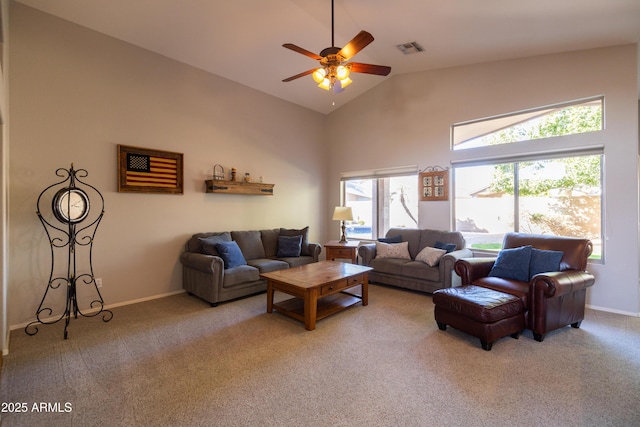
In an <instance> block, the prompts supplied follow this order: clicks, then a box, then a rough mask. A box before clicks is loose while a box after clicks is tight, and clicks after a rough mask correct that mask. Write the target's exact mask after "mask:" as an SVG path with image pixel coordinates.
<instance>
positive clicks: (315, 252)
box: [307, 243, 322, 262]
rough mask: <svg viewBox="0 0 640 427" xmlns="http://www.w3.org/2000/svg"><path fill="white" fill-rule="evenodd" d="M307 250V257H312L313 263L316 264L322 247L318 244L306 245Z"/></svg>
mask: <svg viewBox="0 0 640 427" xmlns="http://www.w3.org/2000/svg"><path fill="white" fill-rule="evenodd" d="M307 250H308V251H309V255H311V257H313V262H318V259H319V258H320V252H322V245H321V244H320V243H308V244H307Z"/></svg>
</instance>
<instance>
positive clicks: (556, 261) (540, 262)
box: [529, 248, 564, 280]
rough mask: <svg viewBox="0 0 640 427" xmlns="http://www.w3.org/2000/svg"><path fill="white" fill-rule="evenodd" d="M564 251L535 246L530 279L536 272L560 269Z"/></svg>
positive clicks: (532, 253)
mask: <svg viewBox="0 0 640 427" xmlns="http://www.w3.org/2000/svg"><path fill="white" fill-rule="evenodd" d="M563 255H564V252H562V251H549V250H542V249H536V248H533V249H532V250H531V261H530V263H529V276H530V277H529V280H531V278H532V277H533V276H535V275H536V274H540V273H546V272H549V271H558V270H560V261H561V260H562V256H563Z"/></svg>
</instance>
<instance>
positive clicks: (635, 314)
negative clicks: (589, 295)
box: [586, 304, 640, 317]
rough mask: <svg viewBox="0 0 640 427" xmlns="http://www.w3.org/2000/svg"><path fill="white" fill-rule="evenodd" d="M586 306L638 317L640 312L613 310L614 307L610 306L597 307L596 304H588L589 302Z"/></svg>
mask: <svg viewBox="0 0 640 427" xmlns="http://www.w3.org/2000/svg"><path fill="white" fill-rule="evenodd" d="M586 307H587V308H590V309H591V310H596V311H605V312H607V313H614V314H622V315H624V316H631V317H640V313H634V312H632V311H622V310H614V309H611V308H607V307H598V306H596V305H590V304H587V305H586Z"/></svg>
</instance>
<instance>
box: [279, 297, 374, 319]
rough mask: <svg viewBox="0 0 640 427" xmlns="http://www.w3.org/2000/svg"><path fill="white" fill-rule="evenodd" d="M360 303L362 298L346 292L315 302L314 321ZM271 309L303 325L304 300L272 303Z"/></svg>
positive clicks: (294, 299) (297, 299)
mask: <svg viewBox="0 0 640 427" xmlns="http://www.w3.org/2000/svg"><path fill="white" fill-rule="evenodd" d="M359 302H362V298H361V297H359V296H356V295H353V294H350V293H347V292H340V293H337V294H333V295H329V296H326V297H324V298H321V299H319V300H317V304H318V306H317V312H316V320H320V319H324V318H325V317H328V316H331V315H332V314H335V313H337V312H339V311H342V310H344V309H346V308H349V307H351V306H352V305H356V304H357V303H359ZM273 309H274V310H276V311H279V312H280V313H282V314H286V315H287V316H289V317H292V318H294V319H296V320H299V321H301V322H303V323H304V299H302V298H291V299H288V300H285V301H280V302H278V303H275V302H274V303H273Z"/></svg>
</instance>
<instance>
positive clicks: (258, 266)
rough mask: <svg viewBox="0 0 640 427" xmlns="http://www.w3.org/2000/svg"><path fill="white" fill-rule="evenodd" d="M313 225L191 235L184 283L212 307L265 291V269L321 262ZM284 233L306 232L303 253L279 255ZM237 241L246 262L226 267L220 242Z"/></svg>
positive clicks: (182, 257)
mask: <svg viewBox="0 0 640 427" xmlns="http://www.w3.org/2000/svg"><path fill="white" fill-rule="evenodd" d="M308 231H309V227H305V228H303V229H301V230H293V229H285V228H275V229H271V230H250V231H231V232H228V231H225V232H218V233H198V234H194V235H193V236H191V238H190V239H189V240H188V241H187V243H186V245H185V251H184V252H183V253H182V254H181V255H180V262H181V263H182V287H183V288H184V289H185V290H186V291H187V292H188V293H189V294H192V295H195V296H197V297H199V298H202V299H203V300H205V301H207V302H209V303H210V304H211V306H212V307H215V306H217V305H218V303H220V302H223V301H229V300H232V299H236V298H240V297H243V296H247V295H252V294H255V293H259V292H263V291H265V290H266V289H267V286H266V281H265V280H264V279H261V278H260V274H261V273H267V272H269V271H275V270H281V269H284V268H290V267H296V266H300V265H304V264H309V263H312V262H317V261H318V257H319V255H320V251H321V250H322V247H321V246H320V245H319V244H317V243H309V241H308ZM281 236H302V238H301V244H300V255H299V256H284V257H278V250H279V247H278V244H279V238H280V237H281ZM231 241H235V242H236V243H237V245H238V247H239V248H240V251H242V256H243V257H244V261H246V264H242V265H237V266H233V267H231V268H225V262H224V261H223V258H222V257H221V254H220V253H218V252H217V246H216V245H217V243H220V242H231Z"/></svg>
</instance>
